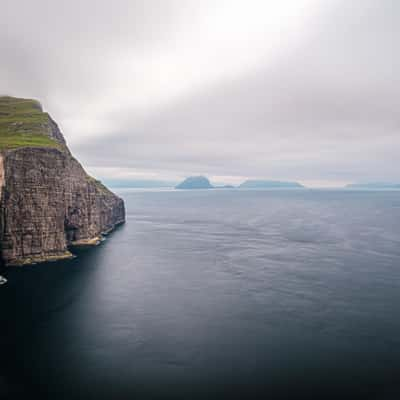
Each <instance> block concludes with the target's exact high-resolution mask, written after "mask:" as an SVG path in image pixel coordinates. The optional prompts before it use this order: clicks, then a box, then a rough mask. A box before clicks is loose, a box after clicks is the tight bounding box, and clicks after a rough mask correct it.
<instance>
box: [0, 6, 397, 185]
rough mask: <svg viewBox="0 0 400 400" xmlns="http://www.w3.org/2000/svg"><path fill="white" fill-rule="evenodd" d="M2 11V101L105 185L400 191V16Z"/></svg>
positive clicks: (182, 9) (377, 11)
mask: <svg viewBox="0 0 400 400" xmlns="http://www.w3.org/2000/svg"><path fill="white" fill-rule="evenodd" d="M0 5H1V10H2V11H1V14H0V50H1V62H0V93H1V94H8V95H12V96H18V97H29V98H36V99H39V100H40V101H41V102H42V104H43V105H44V107H45V109H46V110H47V111H49V112H50V114H51V115H52V116H53V117H54V119H55V120H56V121H57V122H58V123H59V125H60V127H61V129H62V131H63V133H64V135H65V137H66V139H67V141H68V143H69V145H70V148H71V150H72V151H73V153H74V154H75V156H77V158H78V159H79V160H80V161H81V162H82V163H83V164H84V166H85V167H86V168H87V169H88V170H89V172H91V173H92V174H93V175H95V176H97V177H99V178H101V179H112V178H114V179H128V178H130V179H132V178H138V179H165V180H179V179H181V178H183V177H185V176H189V175H199V174H202V175H207V176H208V177H209V178H210V179H211V180H212V181H213V182H215V183H218V182H224V183H234V184H237V183H239V182H241V181H243V180H244V179H246V178H265V179H275V180H290V181H299V182H302V183H304V184H307V185H311V186H312V185H316V186H334V185H338V184H339V185H340V184H345V183H350V182H368V181H373V182H375V181H393V182H396V181H400V177H399V168H398V154H399V151H400V135H399V129H400V112H399V104H400V78H399V74H398V71H399V70H400V54H399V51H398V41H399V38H400V2H398V1H396V0H354V1H351V2H349V1H344V0H298V1H291V0H280V1H266V0H264V1H263V0H250V1H238V0H205V1H201V2H200V1H197V0H185V1H181V0H165V1H163V0H146V1H145V0H141V1H133V0H132V1H128V0H114V1H113V2H109V1H99V0H83V1H82V0H81V1H78V0H70V1H69V2H65V1H55V0H53V1H51V0H38V1H35V2H32V1H28V0H26V1H21V0H13V1H11V0H0Z"/></svg>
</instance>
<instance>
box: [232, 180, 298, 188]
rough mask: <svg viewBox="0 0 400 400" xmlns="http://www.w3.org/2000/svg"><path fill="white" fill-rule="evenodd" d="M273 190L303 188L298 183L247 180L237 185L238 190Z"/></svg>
mask: <svg viewBox="0 0 400 400" xmlns="http://www.w3.org/2000/svg"><path fill="white" fill-rule="evenodd" d="M275 188H282V189H285V188H288V189H290V188H304V186H303V185H301V184H300V183H298V182H285V181H270V180H263V179H248V180H247V181H244V182H243V183H242V184H240V185H239V189H275Z"/></svg>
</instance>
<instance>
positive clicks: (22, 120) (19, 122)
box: [0, 96, 62, 150]
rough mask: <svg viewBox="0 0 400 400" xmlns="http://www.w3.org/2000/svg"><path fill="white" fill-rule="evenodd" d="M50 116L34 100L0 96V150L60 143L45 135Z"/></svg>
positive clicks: (57, 144)
mask: <svg viewBox="0 0 400 400" xmlns="http://www.w3.org/2000/svg"><path fill="white" fill-rule="evenodd" d="M49 129H51V121H50V117H49V115H48V114H47V113H44V112H43V111H42V107H41V105H40V103H39V102H37V101H36V100H28V99H17V98H14V97H8V96H2V97H0V150H7V149H15V148H19V147H56V148H61V147H62V146H60V144H59V143H58V142H56V141H55V140H54V139H52V138H51V137H49V136H48V135H46V133H47V132H48V131H49Z"/></svg>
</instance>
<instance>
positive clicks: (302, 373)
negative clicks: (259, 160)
mask: <svg viewBox="0 0 400 400" xmlns="http://www.w3.org/2000/svg"><path fill="white" fill-rule="evenodd" d="M121 194H122V196H123V197H124V199H125V201H126V207H127V223H126V224H125V225H124V226H122V227H121V228H119V229H118V230H117V231H115V232H114V233H113V234H112V235H110V236H109V237H108V239H107V240H106V241H105V242H103V243H102V244H101V245H100V246H98V247H96V248H93V249H90V250H86V251H80V252H79V253H78V258H76V259H74V260H70V261H64V262H57V263H50V264H41V265H35V266H32V267H26V268H17V269H11V270H8V271H7V272H6V273H5V276H6V278H7V279H8V283H7V284H6V285H3V286H1V287H0V309H1V315H0V323H1V326H0V338H1V343H0V344H1V349H0V354H1V356H0V395H3V396H8V397H9V398H12V397H16V396H17V395H25V396H33V394H41V395H42V397H46V398H75V397H77V398H86V399H88V398H110V399H111V398H113V399H117V398H130V399H133V398H137V399H147V398H172V399H176V398H179V399H180V398H185V399H192V398H204V399H208V398H233V397H236V396H237V397H239V396H241V398H256V396H258V397H261V394H262V395H264V397H265V398H266V397H268V398H271V399H275V398H290V399H292V398H293V399H297V398H299V399H300V398H301V399H303V398H307V399H314V398H320V399H326V398H336V399H346V398H352V399H354V398H363V399H365V398H374V399H397V398H399V397H400V316H399V307H400V192H362V191H308V190H304V191H303V190H295V191H283V190H282V191H281V190H279V191H236V190H214V191H162V192H140V191H125V192H121Z"/></svg>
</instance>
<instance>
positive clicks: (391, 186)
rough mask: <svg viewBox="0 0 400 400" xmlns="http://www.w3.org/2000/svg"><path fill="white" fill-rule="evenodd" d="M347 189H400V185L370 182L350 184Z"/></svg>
mask: <svg viewBox="0 0 400 400" xmlns="http://www.w3.org/2000/svg"><path fill="white" fill-rule="evenodd" d="M345 188H346V189H400V183H390V182H370V183H350V184H348V185H346V186H345Z"/></svg>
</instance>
